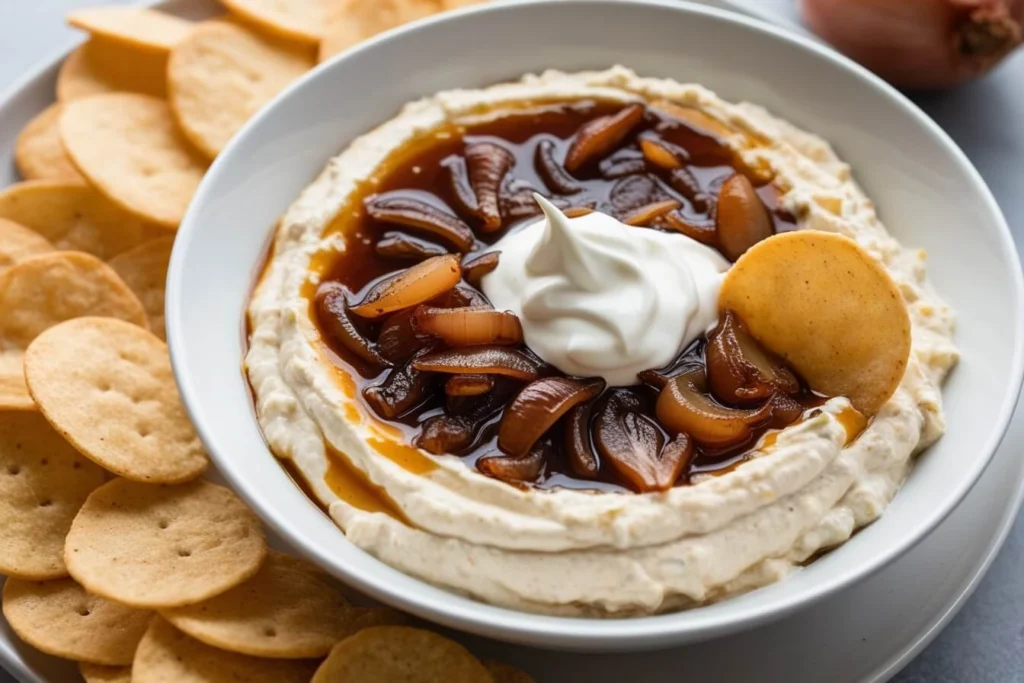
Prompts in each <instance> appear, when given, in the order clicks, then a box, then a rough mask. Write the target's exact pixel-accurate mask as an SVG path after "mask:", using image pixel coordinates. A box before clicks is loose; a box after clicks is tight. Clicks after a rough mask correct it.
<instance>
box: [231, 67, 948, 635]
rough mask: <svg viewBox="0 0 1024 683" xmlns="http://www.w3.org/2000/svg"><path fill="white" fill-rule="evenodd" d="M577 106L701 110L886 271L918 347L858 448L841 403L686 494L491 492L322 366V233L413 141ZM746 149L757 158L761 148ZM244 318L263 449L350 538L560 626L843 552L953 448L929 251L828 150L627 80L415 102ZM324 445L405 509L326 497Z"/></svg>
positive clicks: (807, 224) (800, 215)
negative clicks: (476, 121)
mask: <svg viewBox="0 0 1024 683" xmlns="http://www.w3.org/2000/svg"><path fill="white" fill-rule="evenodd" d="M576 98H598V99H604V100H618V101H623V102H629V101H635V100H657V99H668V100H671V101H674V102H677V103H680V104H684V105H688V106H692V107H697V108H699V109H701V110H702V111H703V112H705V113H706V114H708V115H710V116H711V117H713V118H715V119H717V120H719V121H721V122H723V123H725V124H727V125H728V126H730V127H732V128H733V129H734V130H736V131H737V133H736V135H735V136H734V137H733V139H731V140H730V144H731V146H732V147H733V148H734V149H735V150H736V151H737V153H738V154H739V155H740V156H741V157H742V158H743V160H744V162H745V163H747V164H749V165H750V166H752V167H764V166H768V167H770V168H771V169H772V170H773V171H774V173H775V180H774V182H775V184H776V186H777V187H778V188H779V190H780V191H781V193H782V196H781V199H780V204H781V206H782V208H784V209H785V210H787V211H789V212H790V213H792V214H793V215H794V216H796V217H797V219H798V224H799V228H801V229H816V230H824V231H829V232H838V233H842V234H844V235H846V236H848V237H850V238H852V239H854V240H856V241H857V243H858V244H859V245H860V246H861V247H863V248H864V249H865V250H866V251H868V252H869V253H870V254H871V255H872V256H874V257H875V258H876V259H878V260H879V262H881V263H882V264H883V265H884V267H885V268H886V269H887V271H888V272H889V274H890V275H891V277H892V278H893V280H894V281H895V282H896V283H897V285H898V286H899V289H900V291H901V293H902V294H903V297H904V300H905V301H906V304H907V307H908V310H909V313H910V319H911V322H912V336H913V347H912V352H911V358H910V361H909V364H908V367H907V371H906V375H905V376H904V379H903V381H902V383H901V385H900V387H899V389H898V390H897V391H896V393H895V394H894V395H893V397H892V398H891V399H890V401H889V402H888V404H886V405H885V406H884V407H883V408H882V410H881V411H880V412H879V413H878V414H877V415H876V416H875V417H874V418H873V420H872V421H871V422H870V423H869V424H868V426H867V428H866V429H865V430H864V431H863V432H862V433H861V434H860V436H859V437H858V438H857V439H856V440H854V441H852V442H849V435H848V434H847V431H846V428H845V427H844V426H843V424H844V421H843V419H842V417H841V416H842V413H843V410H844V409H845V408H847V407H848V406H849V403H848V401H847V400H846V399H844V398H835V399H832V400H830V401H829V402H828V403H827V404H826V405H825V406H824V407H823V409H822V410H821V411H820V413H819V414H816V415H815V416H813V417H810V418H809V419H806V420H804V421H802V422H799V423H797V424H794V425H792V426H790V427H789V428H787V429H785V430H783V431H782V432H780V433H778V434H777V435H773V438H772V440H771V441H773V442H772V443H769V442H768V441H765V443H764V444H763V445H762V447H761V448H760V449H759V450H757V451H756V452H755V453H754V454H753V456H754V457H753V458H752V459H751V460H750V461H748V462H745V463H743V464H741V465H740V466H738V467H736V468H735V469H733V470H731V471H729V472H727V473H725V474H722V475H719V476H705V477H703V478H699V477H698V478H696V479H695V483H694V484H693V485H691V486H683V487H676V488H673V489H671V490H669V491H666V492H663V493H650V494H642V495H636V494H619V493H592V492H585V491H572V490H551V491H548V490H533V489H528V488H517V487H513V486H509V485H507V484H505V483H502V482H500V481H497V480H494V479H490V478H488V477H486V476H484V475H482V474H480V473H479V472H477V471H476V470H474V469H472V468H470V467H468V466H467V465H465V464H464V463H463V462H462V461H461V460H460V459H459V458H456V457H451V456H442V457H436V456H431V455H429V454H426V453H424V452H415V451H414V449H412V448H411V447H408V446H404V445H397V444H396V443H395V442H396V441H400V440H401V438H400V437H399V436H398V435H397V433H396V432H395V431H394V430H392V429H388V428H387V427H385V426H383V425H381V424H380V423H379V422H378V421H377V420H376V419H375V418H374V417H373V416H372V415H371V414H370V413H369V411H368V409H367V408H366V407H364V406H363V404H362V403H361V402H360V401H359V399H358V397H357V396H356V395H355V391H354V385H353V384H352V382H351V381H350V380H349V381H347V380H346V378H345V377H343V376H340V375H339V373H338V372H337V371H336V370H335V369H334V368H333V367H332V365H331V364H330V363H329V362H328V361H327V360H326V359H325V358H324V356H323V355H322V353H323V352H322V344H321V342H320V340H319V333H318V331H317V328H316V325H315V324H314V322H313V321H312V320H311V318H310V308H309V303H308V299H307V298H306V297H305V294H304V292H305V287H306V286H307V285H308V281H309V279H310V277H311V275H310V272H311V268H310V267H311V262H312V259H313V257H314V255H315V254H317V253H318V252H322V251H328V250H332V249H335V250H337V249H344V240H343V239H339V236H338V235H327V236H324V229H325V228H326V227H327V226H328V225H329V224H330V223H331V221H332V219H334V217H335V216H336V215H337V214H338V213H339V211H341V210H342V209H343V208H344V207H345V206H346V205H347V203H348V201H349V199H350V198H351V197H352V196H353V194H354V193H356V192H357V191H358V190H359V184H360V182H361V181H364V180H365V179H366V178H368V177H370V176H372V175H373V173H374V170H375V169H376V168H377V167H378V166H379V165H380V164H381V162H383V161H384V159H385V158H386V157H387V155H388V154H389V153H390V152H391V151H393V150H394V149H396V148H397V147H400V146H401V145H402V144H403V143H405V142H406V141H408V140H410V139H411V138H413V137H416V136H420V135H423V134H429V133H431V132H432V131H433V130H434V129H437V128H438V127H440V126H442V125H444V124H446V123H450V122H453V121H458V120H459V119H461V118H464V117H466V116H471V115H472V116H478V115H479V113H480V111H481V110H486V109H487V108H489V107H496V108H500V107H501V106H502V104H504V103H508V104H510V105H514V104H517V103H522V102H524V101H538V100H545V99H553V100H565V99H576ZM751 137H754V138H756V139H757V140H759V144H757V145H755V146H751V145H749V144H748V141H749V139H750V138H751ZM249 316H250V324H251V329H252V335H251V338H250V346H249V351H248V355H247V357H246V370H247V373H248V376H249V379H250V381H251V384H252V387H253V390H254V395H255V398H256V408H257V413H258V416H259V421H260V424H261V426H262V428H263V431H264V433H265V435H266V437H267V440H268V442H269V443H270V445H271V447H272V449H273V450H274V452H275V453H276V454H277V456H278V457H280V458H282V459H286V460H290V461H291V464H292V465H293V469H294V470H297V471H298V472H300V473H301V476H302V477H303V478H304V479H305V483H306V484H307V485H308V487H309V488H310V490H311V491H312V493H313V494H314V495H315V496H316V497H317V498H318V499H319V501H320V502H321V503H322V504H323V505H325V506H326V507H327V509H328V510H329V513H330V515H331V517H332V518H333V519H334V520H335V521H336V522H337V524H338V525H339V526H340V527H341V528H342V529H343V530H344V532H345V535H346V536H347V537H348V539H349V540H350V541H351V542H352V543H354V544H356V545H357V546H359V547H360V548H362V549H364V550H365V551H367V552H369V553H371V554H372V555H374V556H376V557H378V558H379V559H381V560H382V561H384V562H386V563H387V564H390V565H392V566H394V567H396V568H397V569H399V570H401V571H404V572H406V573H408V574H410V575H413V576H416V577H419V578H421V579H424V580H426V581H428V582H430V583H433V584H436V585H438V586H442V587H444V588H447V589H450V590H452V591H456V592H459V593H463V594H466V595H469V596H472V597H474V598H477V599H480V600H484V601H487V602H491V603H495V604H499V605H504V606H508V607H513V608H517V609H523V610H529V611H534V612H544V613H551V614H565V615H588V616H628V615H641V614H650V613H655V612H661V611H666V610H673V609H681V608H685V607H691V606H695V605H699V604H703V603H707V602H710V601H714V600H718V599H721V598H723V597H727V596H729V595H732V594H735V593H739V592H743V591H746V590H750V589H752V588H756V587H758V586H762V585H764V584H767V583H770V582H773V581H776V580H779V579H780V578H782V577H784V576H785V575H786V574H788V573H789V572H791V571H793V570H794V569H795V568H797V567H798V566H799V565H800V564H801V563H802V562H804V561H805V560H807V559H808V558H809V557H811V556H812V555H814V554H815V553H816V552H818V551H820V550H823V549H827V548H830V547H833V546H836V545H838V544H841V543H842V542H844V541H845V540H846V539H848V538H849V537H850V535H851V534H852V533H853V532H854V531H855V530H856V529H858V528H859V527H861V526H864V525H865V524H868V523H869V522H871V521H872V520H874V519H876V518H877V517H878V516H879V515H880V514H882V511H883V510H884V508H885V506H886V505H887V504H888V503H889V501H890V500H891V499H892V497H893V496H894V495H895V494H896V492H897V490H898V488H899V486H900V484H901V483H902V482H903V480H904V478H905V477H906V476H907V473H908V471H909V469H910V467H911V465H912V461H913V456H914V455H915V454H916V453H918V452H919V451H920V450H921V449H923V448H924V447H926V446H927V445H928V444H930V443H932V442H933V441H934V440H935V439H937V438H938V437H939V436H940V435H941V434H942V432H943V429H944V419H943V414H942V396H941V393H940V384H941V381H942V379H943V377H944V376H945V374H946V372H947V371H948V370H949V369H950V368H951V367H952V366H953V365H954V364H955V362H956V359H957V351H956V347H955V346H954V343H953V339H952V337H953V327H954V321H953V314H952V312H951V311H950V310H949V308H948V307H947V306H945V305H944V304H943V303H942V302H941V301H940V300H939V299H938V298H937V297H936V295H935V294H934V292H933V291H932V288H931V287H930V285H929V283H928V281H927V278H926V272H925V255H924V253H923V252H921V251H917V250H910V249H904V248H903V247H901V245H900V244H899V243H898V242H897V241H896V240H895V239H893V238H892V237H891V236H890V235H889V234H888V232H887V231H886V229H885V227H884V226H883V225H882V224H881V222H880V221H879V219H878V217H877V215H876V214H875V210H874V207H873V205H872V203H871V201H870V200H869V199H867V197H865V196H864V194H863V192H862V191H861V190H860V188H859V187H858V186H857V184H856V183H855V182H854V181H853V179H852V177H851V173H850V169H849V167H848V166H847V165H846V164H844V163H843V162H842V161H840V160H839V159H838V158H837V157H836V156H835V154H834V153H833V151H832V149H831V148H830V147H829V145H828V143H826V142H825V141H824V140H822V139H820V138H818V137H816V136H814V135H811V134H809V133H805V132H803V131H800V130H798V129H796V128H794V127H793V126H792V125H790V124H788V123H786V122H785V121H782V120H780V119H777V118H775V117H773V116H772V115H771V114H769V113H768V112H767V111H765V110H764V109H762V108H761V107H758V106H756V105H752V104H747V103H741V104H731V103H728V102H725V101H723V100H721V99H720V98H718V97H717V96H716V95H714V94H713V93H712V92H710V91H708V90H707V89H705V88H703V87H702V86H699V85H693V84H681V83H677V82H674V81H671V80H665V79H651V78H641V77H639V76H637V75H636V74H634V73H633V72H632V71H629V70H628V69H625V68H622V67H615V68H612V69H609V70H607V71H601V72H586V73H574V74H566V73H560V72H553V71H552V72H547V73H544V74H541V75H539V76H526V77H524V78H523V79H522V80H521V81H519V82H516V83H508V84H502V85H497V86H494V87H491V88H486V89H481V90H454V91H448V92H442V93H438V94H437V95H434V96H432V97H429V98H426V99H423V100H420V101H417V102H413V103H411V104H409V105H407V106H406V107H405V108H404V109H403V110H402V112H401V113H400V114H399V115H398V116H396V117H395V118H394V119H392V120H390V121H388V122H387V123H385V124H383V125H381V126H380V127H378V128H377V129H375V130H373V131H371V132H370V133H368V134H366V135H364V136H363V137H361V138H359V139H357V140H355V141H354V142H353V143H352V144H351V145H350V146H349V147H348V149H346V150H345V151H344V152H342V153H341V154H340V155H339V156H337V157H335V158H334V159H332V160H331V161H330V163H329V164H328V166H327V168H326V169H325V170H324V171H323V173H322V174H321V175H320V176H319V177H318V178H317V179H316V180H315V181H314V182H313V184H312V185H310V186H309V187H308V188H307V189H306V190H305V191H304V192H303V193H302V195H301V196H300V197H299V199H298V200H297V201H296V202H295V204H294V205H293V206H292V207H291V208H290V209H289V211H288V212H287V214H286V215H285V216H284V218H283V219H282V221H281V224H280V227H279V229H278V232H277V236H276V240H275V243H274V247H273V251H272V254H271V257H270V261H269V264H268V267H267V269H266V272H265V275H264V277H263V279H262V281H261V282H260V284H259V285H258V287H257V289H256V292H255V294H254V296H253V299H252V302H251V304H250V308H249ZM328 448H330V450H331V451H336V452H337V453H340V454H344V458H345V459H346V462H347V465H348V466H349V467H351V468H352V469H353V470H357V471H358V472H359V473H360V474H361V476H362V477H363V478H365V479H366V480H368V481H369V482H371V483H372V484H373V486H374V487H376V488H377V489H379V491H380V492H382V493H384V494H386V497H387V498H388V499H390V501H392V502H393V505H394V507H395V508H397V512H393V513H390V514H389V512H388V511H382V510H380V509H379V507H378V506H375V505H372V504H367V502H366V500H365V499H364V498H365V497H362V496H355V495H345V496H344V498H342V497H339V495H338V493H336V491H342V492H343V493H344V490H343V488H342V487H339V486H337V485H333V486H332V485H329V484H328V480H332V481H336V479H337V472H334V471H333V469H332V467H334V466H329V463H330V462H331V459H330V457H329V456H328ZM334 469H336V468H334ZM325 477H326V480H325Z"/></svg>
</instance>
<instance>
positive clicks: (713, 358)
mask: <svg viewBox="0 0 1024 683" xmlns="http://www.w3.org/2000/svg"><path fill="white" fill-rule="evenodd" d="M705 359H706V360H705V364H706V366H707V375H708V385H709V386H710V388H711V394H712V395H713V396H714V397H715V398H716V399H718V400H719V401H721V402H722V403H725V404H727V405H739V406H745V405H750V404H751V403H762V402H764V401H766V400H768V399H769V398H771V396H772V394H775V393H781V394H784V395H789V396H792V395H795V394H796V393H797V392H798V391H800V382H799V381H798V380H797V378H796V375H794V374H793V373H792V372H791V371H790V370H789V368H787V367H786V366H785V364H784V363H783V361H782V359H781V358H777V357H775V356H773V355H772V354H770V353H769V352H768V351H766V350H765V349H764V348H762V347H761V345H760V344H759V343H757V340H756V339H754V338H753V337H752V336H751V335H750V332H748V331H747V328H746V325H744V324H743V321H742V320H740V318H739V316H738V315H736V313H735V312H734V311H730V310H727V311H725V313H724V314H723V316H722V318H721V320H719V321H718V325H717V326H716V327H715V329H714V330H712V331H711V334H709V335H708V343H707V347H706V349H705Z"/></svg>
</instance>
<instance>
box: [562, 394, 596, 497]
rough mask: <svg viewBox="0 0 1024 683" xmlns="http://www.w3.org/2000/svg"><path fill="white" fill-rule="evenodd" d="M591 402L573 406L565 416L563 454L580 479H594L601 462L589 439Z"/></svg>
mask: <svg viewBox="0 0 1024 683" xmlns="http://www.w3.org/2000/svg"><path fill="white" fill-rule="evenodd" d="M592 405H593V402H591V403H581V404H579V405H576V406H573V407H572V409H571V410H570V411H569V412H568V413H566V416H565V456H566V459H567V460H568V461H569V468H570V469H572V472H573V474H575V475H576V476H577V477H580V478H581V479H594V478H596V477H597V474H598V472H600V470H601V463H600V462H598V460H597V454H596V453H594V445H593V443H591V440H590V409H591V406H592Z"/></svg>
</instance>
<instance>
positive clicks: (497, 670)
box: [484, 659, 536, 683]
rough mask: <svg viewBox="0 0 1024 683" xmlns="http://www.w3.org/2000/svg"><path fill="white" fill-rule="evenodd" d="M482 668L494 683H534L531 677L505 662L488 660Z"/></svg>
mask: <svg viewBox="0 0 1024 683" xmlns="http://www.w3.org/2000/svg"><path fill="white" fill-rule="evenodd" d="M484 666H485V667H486V668H487V673H489V674H491V678H493V679H494V683H536V681H534V680H533V676H531V675H530V674H528V673H526V672H525V671H522V670H521V669H517V668H516V667H514V666H512V665H511V664H506V663H505V662H498V661H495V660H493V659H488V660H487V661H485V662H484Z"/></svg>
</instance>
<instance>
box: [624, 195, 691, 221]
mask: <svg viewBox="0 0 1024 683" xmlns="http://www.w3.org/2000/svg"><path fill="white" fill-rule="evenodd" d="M678 208H679V202H678V201H677V200H675V199H664V200H662V201H660V202H655V203H653V204H648V205H646V206H641V207H639V208H636V209H633V210H632V211H630V212H629V213H628V214H626V215H625V216H623V217H622V222H623V223H625V224H626V225H633V226H644V225H648V224H650V223H651V221H653V220H654V219H655V218H658V217H659V216H663V215H665V214H666V213H668V212H669V211H675V210H676V209H678Z"/></svg>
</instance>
